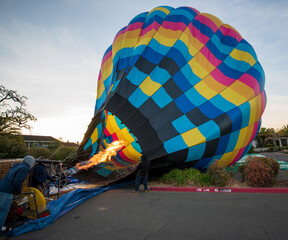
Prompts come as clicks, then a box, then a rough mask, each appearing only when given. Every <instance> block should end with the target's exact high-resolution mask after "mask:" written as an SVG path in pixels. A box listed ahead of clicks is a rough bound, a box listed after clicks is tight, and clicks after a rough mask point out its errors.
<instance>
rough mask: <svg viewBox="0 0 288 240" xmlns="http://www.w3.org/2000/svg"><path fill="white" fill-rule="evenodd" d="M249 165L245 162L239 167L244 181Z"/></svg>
mask: <svg viewBox="0 0 288 240" xmlns="http://www.w3.org/2000/svg"><path fill="white" fill-rule="evenodd" d="M246 166H247V162H243V163H242V164H241V165H240V166H239V167H238V168H237V170H238V172H239V173H240V174H241V178H242V182H244V181H245V173H244V170H245V168H246Z"/></svg>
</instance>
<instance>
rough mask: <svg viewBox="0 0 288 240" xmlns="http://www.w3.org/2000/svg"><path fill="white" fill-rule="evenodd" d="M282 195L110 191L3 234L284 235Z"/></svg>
mask: <svg viewBox="0 0 288 240" xmlns="http://www.w3.org/2000/svg"><path fill="white" fill-rule="evenodd" d="M287 223H288V194H256V193H244V194H242V193H241V194H240V193H182V192H149V193H139V194H135V193H133V192H132V189H120V190H111V191H108V192H105V193H102V194H100V195H98V196H96V197H94V198H92V199H90V200H88V201H86V202H84V203H83V204H81V205H79V206H78V207H76V208H75V209H73V210H72V211H70V212H68V213H67V214H66V215H64V216H63V217H61V218H60V219H58V220H57V221H56V222H54V223H53V224H52V225H50V226H49V227H47V228H45V229H42V230H39V231H35V232H30V233H26V234H23V235H21V236H17V237H12V238H9V239H13V240H16V239H19V240H20V239H21V240H28V239H29V240H39V239H41V240H56V239H57V240H58V239H69V240H79V239H85V240H90V239H93V240H95V239H101V240H104V239H113V240H117V239H119V240H130V239H131V240H134V239H137V240H142V239H143V240H144V239H147V240H159V239H160V240H161V239H165V240H169V239H171V240H175V239H179V240H185V239H189V240H191V239H193V240H196V239H205V240H210V239H215V240H216V239H217V240H218V239H221V240H225V239H229V240H231V239H233V240H238V239H245V240H247V239H259V240H266V239H267V240H268V239H269V240H271V239H277V240H282V239H283V240H284V239H287V238H288V227H287Z"/></svg>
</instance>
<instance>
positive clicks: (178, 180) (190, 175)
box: [160, 168, 201, 186]
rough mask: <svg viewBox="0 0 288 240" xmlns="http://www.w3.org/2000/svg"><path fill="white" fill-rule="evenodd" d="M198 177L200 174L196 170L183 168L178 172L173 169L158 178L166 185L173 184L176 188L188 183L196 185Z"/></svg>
mask: <svg viewBox="0 0 288 240" xmlns="http://www.w3.org/2000/svg"><path fill="white" fill-rule="evenodd" d="M200 175H201V173H200V171H199V170H198V169H194V168H185V169H183V170H180V169H177V168H175V169H173V170H171V171H170V172H168V173H166V174H164V175H163V176H162V177H161V178H160V181H161V182H164V183H168V184H175V185H177V186H184V185H186V184H189V183H192V184H197V183H198V178H199V176H200Z"/></svg>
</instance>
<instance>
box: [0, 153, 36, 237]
mask: <svg viewBox="0 0 288 240" xmlns="http://www.w3.org/2000/svg"><path fill="white" fill-rule="evenodd" d="M34 164H35V159H34V157H32V156H30V155H27V156H25V157H24V159H23V162H22V163H17V164H15V165H14V166H13V167H12V168H11V169H10V170H9V172H8V173H7V174H6V175H5V176H4V178H3V179H2V180H1V182H0V233H1V231H2V227H3V225H4V223H5V220H6V217H7V214H8V212H9V210H10V206H11V202H12V199H13V195H14V194H19V193H21V192H22V184H23V182H24V180H25V178H26V177H27V175H28V174H29V172H30V170H31V169H32V168H33V166H34ZM0 235H1V234H0Z"/></svg>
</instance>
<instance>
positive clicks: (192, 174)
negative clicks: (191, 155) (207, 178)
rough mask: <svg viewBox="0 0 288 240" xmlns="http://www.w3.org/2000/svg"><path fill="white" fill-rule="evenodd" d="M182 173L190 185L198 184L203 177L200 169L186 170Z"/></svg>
mask: <svg viewBox="0 0 288 240" xmlns="http://www.w3.org/2000/svg"><path fill="white" fill-rule="evenodd" d="M182 172H183V174H184V176H185V178H186V181H187V182H188V183H192V184H197V183H198V178H199V176H200V175H201V172H200V171H199V170H198V169H195V168H185V169H184V170H182Z"/></svg>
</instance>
